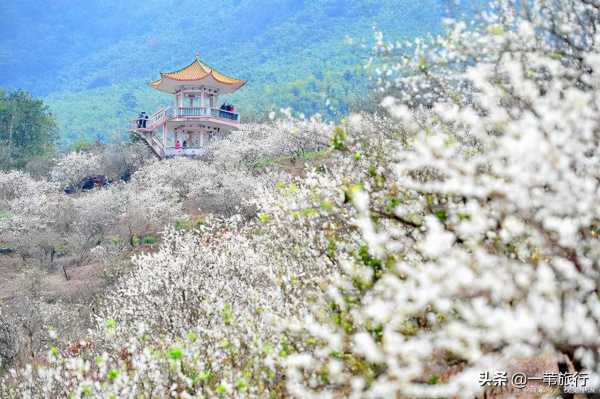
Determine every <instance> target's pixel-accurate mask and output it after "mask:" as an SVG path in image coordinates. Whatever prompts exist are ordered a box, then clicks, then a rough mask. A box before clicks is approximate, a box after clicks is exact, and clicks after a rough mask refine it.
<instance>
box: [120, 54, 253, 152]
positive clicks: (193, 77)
mask: <svg viewBox="0 0 600 399" xmlns="http://www.w3.org/2000/svg"><path fill="white" fill-rule="evenodd" d="M244 84H246V81H245V80H240V79H234V78H231V77H229V76H226V75H224V74H222V73H220V72H218V71H217V70H215V69H214V68H212V67H210V66H208V65H207V64H205V63H203V62H201V61H200V58H199V56H196V59H195V60H194V61H193V62H192V63H191V64H189V65H188V66H186V67H184V68H182V69H180V70H178V71H174V72H162V73H161V74H160V79H158V80H156V81H154V82H151V83H150V86H151V87H153V88H154V89H156V90H160V91H162V92H164V93H168V94H171V95H173V105H172V106H170V107H166V108H163V109H160V110H159V111H157V112H155V113H154V114H152V115H149V116H147V117H145V118H139V117H138V119H135V120H133V121H132V122H133V126H132V127H131V129H130V130H131V131H132V132H134V133H136V134H137V135H139V136H140V137H141V138H142V139H143V140H144V141H145V142H146V143H147V144H148V145H149V146H150V148H151V149H152V151H154V153H155V154H156V155H157V156H158V158H160V159H164V158H167V157H173V156H179V155H182V156H198V155H202V153H203V152H204V147H205V146H206V145H207V144H208V143H210V142H211V141H212V140H213V139H214V138H216V137H218V136H220V135H223V134H226V133H228V132H230V131H232V130H234V129H236V128H237V127H238V126H239V124H240V116H239V114H237V113H236V112H235V109H231V107H223V106H220V105H219V104H220V101H219V98H220V96H222V95H225V94H230V93H233V92H235V91H236V90H238V89H239V88H241V87H242V86H243V85H244Z"/></svg>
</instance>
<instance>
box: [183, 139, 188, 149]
mask: <svg viewBox="0 0 600 399" xmlns="http://www.w3.org/2000/svg"><path fill="white" fill-rule="evenodd" d="M186 148H187V141H185V140H183V149H184V150H185V149H186Z"/></svg>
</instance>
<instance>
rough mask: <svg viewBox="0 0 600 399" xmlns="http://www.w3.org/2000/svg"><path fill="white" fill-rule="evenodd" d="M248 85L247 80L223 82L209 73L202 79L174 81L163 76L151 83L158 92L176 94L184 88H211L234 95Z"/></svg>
mask: <svg viewBox="0 0 600 399" xmlns="http://www.w3.org/2000/svg"><path fill="white" fill-rule="evenodd" d="M246 83H247V81H245V80H237V81H234V82H223V81H222V80H219V79H217V78H215V76H214V75H213V74H212V73H209V74H208V75H206V76H205V77H204V78H202V79H172V78H169V77H167V76H164V75H163V76H162V78H161V79H159V80H155V81H154V82H151V83H150V86H151V87H153V88H155V89H156V90H160V91H162V92H165V93H170V94H175V93H176V92H177V91H179V90H180V89H181V88H182V87H186V86H187V87H190V86H191V87H210V88H213V89H219V92H220V93H233V92H235V91H236V90H238V89H240V88H241V87H242V86H244V85H245V84H246Z"/></svg>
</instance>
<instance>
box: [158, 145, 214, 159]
mask: <svg viewBox="0 0 600 399" xmlns="http://www.w3.org/2000/svg"><path fill="white" fill-rule="evenodd" d="M205 152H206V150H205V149H204V148H175V147H167V148H165V152H164V153H165V156H167V157H177V156H188V157H189V156H200V155H203V154H204V153H205Z"/></svg>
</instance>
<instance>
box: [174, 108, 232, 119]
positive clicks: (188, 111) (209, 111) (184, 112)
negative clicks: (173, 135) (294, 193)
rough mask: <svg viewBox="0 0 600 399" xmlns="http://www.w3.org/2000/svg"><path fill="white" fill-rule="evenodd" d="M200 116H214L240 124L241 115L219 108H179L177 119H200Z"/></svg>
mask: <svg viewBox="0 0 600 399" xmlns="http://www.w3.org/2000/svg"><path fill="white" fill-rule="evenodd" d="M200 116H212V117H215V118H220V119H227V120H230V121H233V122H239V120H240V115H239V114H237V113H235V112H231V111H225V110H223V109H219V108H209V107H179V108H177V117H178V118H186V117H200Z"/></svg>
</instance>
